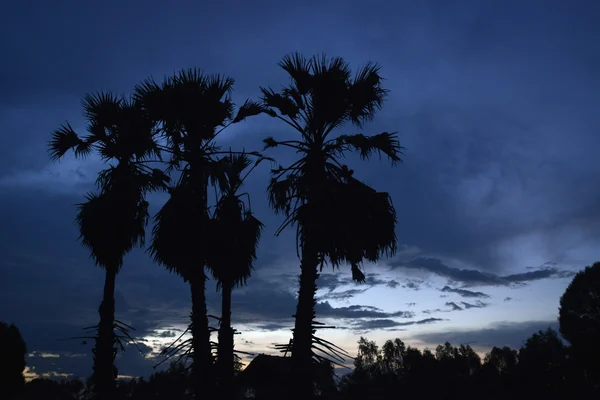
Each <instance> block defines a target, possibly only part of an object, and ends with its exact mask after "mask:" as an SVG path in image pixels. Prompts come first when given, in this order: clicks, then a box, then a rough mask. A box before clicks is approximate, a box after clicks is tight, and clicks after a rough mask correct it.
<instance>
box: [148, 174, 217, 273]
mask: <svg viewBox="0 0 600 400" xmlns="http://www.w3.org/2000/svg"><path fill="white" fill-rule="evenodd" d="M170 193H171V196H170V198H169V200H167V202H166V203H165V204H164V205H163V207H162V208H161V209H160V210H159V211H158V213H157V214H156V216H155V217H154V228H153V229H152V243H151V245H150V246H149V248H148V251H149V252H150V254H151V256H152V257H153V259H154V261H156V262H157V263H159V264H161V265H163V266H164V267H166V268H167V269H168V270H169V271H171V272H175V273H177V274H178V275H180V276H182V277H183V278H184V279H185V280H189V279H190V277H191V276H192V275H193V274H194V270H195V269H196V268H204V264H205V262H206V251H207V243H208V238H209V237H210V235H211V233H210V231H209V227H208V215H207V213H206V208H205V206H204V205H203V203H202V202H203V199H202V194H201V193H200V194H198V193H196V192H195V191H194V190H193V188H192V187H191V186H190V185H188V183H186V182H183V183H180V184H179V185H178V186H176V187H174V188H172V189H171V190H170Z"/></svg>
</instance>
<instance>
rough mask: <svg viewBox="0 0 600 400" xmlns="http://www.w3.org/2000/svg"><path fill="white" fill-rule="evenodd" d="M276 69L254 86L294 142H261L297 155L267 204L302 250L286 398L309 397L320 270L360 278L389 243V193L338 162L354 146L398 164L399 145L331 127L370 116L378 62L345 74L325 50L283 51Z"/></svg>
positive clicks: (276, 178) (392, 240)
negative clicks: (277, 77) (271, 81)
mask: <svg viewBox="0 0 600 400" xmlns="http://www.w3.org/2000/svg"><path fill="white" fill-rule="evenodd" d="M279 66H280V67H281V68H282V69H283V70H284V71H286V72H287V73H288V74H289V75H290V78H291V83H290V85H289V86H288V87H285V88H284V89H283V90H281V92H279V93H276V92H275V91H273V90H272V89H265V88H261V90H262V94H263V97H262V100H263V104H264V106H265V107H266V108H267V112H268V113H269V115H271V116H273V117H275V118H277V119H279V120H280V121H282V122H284V123H285V124H286V125H287V126H289V127H291V128H293V129H294V130H295V131H296V132H297V134H298V138H297V139H296V140H282V141H278V140H276V139H274V138H267V139H265V140H264V142H265V147H266V148H270V147H276V146H284V147H287V148H291V149H293V150H294V151H296V152H297V153H298V154H300V158H299V159H298V160H297V161H295V162H293V163H292V164H290V165H288V166H287V167H280V168H279V169H277V170H274V171H273V176H272V179H271V183H270V185H269V201H270V204H271V206H272V208H274V210H275V211H276V212H283V213H284V214H285V215H286V217H287V219H286V221H285V223H284V224H283V226H282V228H281V229H283V228H284V227H285V226H287V225H289V224H295V225H296V229H297V231H296V237H297V241H298V243H299V252H300V251H301V266H300V269H301V272H300V288H299V290H298V306H297V310H296V314H295V326H294V330H293V343H292V358H293V360H294V362H293V364H294V375H295V376H297V377H298V380H297V384H296V386H295V387H294V388H291V391H292V396H293V397H295V398H301V399H303V400H305V399H308V398H310V397H311V396H312V388H313V385H312V380H313V375H314V374H313V370H314V367H313V361H315V360H316V359H315V360H313V352H312V343H313V342H312V341H313V335H314V332H315V330H314V324H313V321H314V317H315V310H314V307H315V293H316V290H317V279H318V276H319V268H320V269H322V267H323V265H324V264H325V262H330V263H331V264H332V265H333V266H334V267H335V266H339V265H340V264H342V263H344V262H348V263H350V264H351V266H352V276H353V279H354V280H357V281H364V279H365V277H364V274H363V272H362V271H361V270H360V263H361V262H362V261H364V260H368V261H377V260H379V259H380V257H381V256H382V255H384V254H393V253H394V251H395V248H396V235H395V223H396V215H395V210H394V207H393V205H392V202H391V199H390V196H389V195H388V194H387V193H379V192H376V191H375V190H374V189H372V188H371V187H369V186H367V185H366V184H364V183H363V182H361V181H359V180H358V179H356V178H355V177H354V173H353V171H351V170H350V169H349V168H348V167H347V166H345V165H342V164H341V163H340V159H341V158H342V157H343V156H344V154H345V153H346V152H349V151H357V152H358V153H359V154H360V155H361V157H363V158H365V159H367V158H369V157H370V156H371V155H372V154H373V153H375V152H377V153H379V154H383V155H386V156H387V157H388V158H389V159H390V160H391V161H392V163H396V162H399V161H400V152H401V147H400V145H399V143H398V140H397V138H396V136H395V135H394V134H390V133H387V132H384V133H380V134H378V135H374V136H365V135H363V134H355V135H339V136H337V137H334V136H333V134H334V131H335V130H336V129H337V128H341V127H343V126H344V125H346V124H347V123H351V124H353V125H355V126H357V127H359V128H360V127H362V124H363V123H364V122H365V121H369V120H371V119H373V117H374V116H375V114H376V112H377V111H378V110H379V109H380V108H381V106H382V104H383V100H384V97H385V95H386V93H387V91H386V90H385V89H383V88H382V87H381V81H382V78H381V76H380V74H379V69H380V68H379V66H377V65H375V64H373V63H368V64H367V65H365V66H364V67H363V68H361V69H360V70H359V71H358V73H357V74H356V76H355V77H354V78H352V76H351V75H352V72H351V70H350V67H349V65H348V63H347V62H345V61H344V60H343V59H342V58H339V57H338V58H333V59H327V58H326V56H325V55H323V56H314V57H312V58H310V59H307V58H305V57H303V56H301V55H300V54H294V55H288V56H285V57H284V58H283V59H282V61H281V62H280V63H279Z"/></svg>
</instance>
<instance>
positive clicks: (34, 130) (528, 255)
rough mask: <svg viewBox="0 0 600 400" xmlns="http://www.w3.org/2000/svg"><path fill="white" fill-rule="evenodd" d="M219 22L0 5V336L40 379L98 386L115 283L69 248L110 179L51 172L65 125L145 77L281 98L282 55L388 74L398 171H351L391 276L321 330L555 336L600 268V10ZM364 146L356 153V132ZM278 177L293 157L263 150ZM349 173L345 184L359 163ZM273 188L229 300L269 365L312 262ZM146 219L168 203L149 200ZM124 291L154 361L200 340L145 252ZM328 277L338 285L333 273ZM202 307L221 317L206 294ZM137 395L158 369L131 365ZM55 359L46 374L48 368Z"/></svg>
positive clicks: (395, 10)
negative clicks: (101, 317)
mask: <svg viewBox="0 0 600 400" xmlns="http://www.w3.org/2000/svg"><path fill="white" fill-rule="evenodd" d="M344 4H345V6H344V7H339V2H327V1H319V2H314V3H313V2H310V1H309V2H304V3H298V4H297V5H294V4H291V3H290V4H287V3H282V2H258V3H256V4H252V5H248V4H245V3H242V2H222V3H215V4H212V5H208V4H200V3H197V2H191V1H190V2H188V1H180V2H176V3H165V2H157V1H148V2H139V1H131V2H126V3H125V2H114V1H106V2H102V3H98V4H94V5H91V4H83V3H81V2H75V1H61V2H55V3H46V2H41V1H23V2H10V4H9V3H8V2H7V4H4V5H2V6H0V38H1V39H0V52H1V53H0V54H3V55H4V57H3V59H4V61H3V62H2V63H1V64H0V126H1V127H2V134H1V135H0V218H1V220H2V221H3V223H2V224H1V225H0V230H1V233H0V236H1V237H2V238H3V240H2V241H1V242H0V252H1V254H2V257H1V258H0V277H1V279H0V318H2V319H3V320H6V321H8V322H14V323H15V324H16V325H17V326H18V327H19V329H20V330H21V332H22V334H23V337H24V339H25V340H26V342H27V345H28V350H29V351H30V353H31V354H32V356H31V357H30V358H29V360H28V362H29V364H30V365H32V366H34V367H35V370H36V371H38V372H40V373H44V372H51V371H55V372H61V373H75V374H77V375H80V376H88V375H89V373H90V372H91V363H90V362H89V359H88V357H83V356H82V354H89V351H90V347H91V341H90V342H89V343H88V344H87V345H83V344H80V341H59V340H57V339H60V338H66V337H70V336H77V335H78V334H80V333H81V330H80V329H81V328H83V327H85V326H89V325H93V324H95V323H96V309H97V305H98V304H99V299H100V297H101V288H102V276H103V273H102V271H101V270H99V269H98V268H95V267H94V266H93V262H92V261H91V260H89V258H88V254H87V251H86V250H85V249H84V248H83V247H82V246H81V245H80V244H79V243H77V241H76V240H77V237H78V232H77V231H76V228H75V226H74V225H73V218H74V216H75V208H74V206H73V205H74V204H76V203H78V202H80V201H81V200H82V199H83V194H84V193H85V192H86V191H88V190H89V189H91V188H92V187H93V182H94V180H95V173H96V172H97V171H98V170H99V169H100V167H101V165H100V161H99V160H93V159H92V160H87V161H85V162H78V161H75V160H73V159H72V158H68V157H67V158H65V160H63V161H61V162H60V163H57V164H52V163H51V162H50V160H49V158H48V155H47V152H46V144H47V142H48V140H49V139H50V135H51V133H52V131H53V130H54V129H56V128H58V126H59V125H60V124H61V123H63V122H64V121H65V120H69V121H70V122H71V123H72V124H73V126H74V127H75V128H76V129H78V130H83V129H84V128H85V126H83V117H82V109H81V106H80V100H81V98H82V97H83V95H85V94H86V93H88V92H92V91H96V90H111V91H114V92H117V93H121V92H123V93H128V92H129V91H130V90H131V89H132V87H133V85H135V84H136V83H137V82H139V81H140V80H142V79H144V78H146V77H147V76H150V75H153V76H155V77H156V78H162V77H163V76H164V75H167V74H171V73H172V72H173V71H174V70H179V69H181V68H187V67H196V66H197V67H201V68H203V69H204V71H206V72H207V73H223V74H226V75H229V76H232V77H234V78H235V79H236V85H235V93H234V94H233V98H234V100H235V101H236V102H237V103H238V104H241V103H242V102H243V101H244V100H245V98H248V97H250V98H257V97H258V96H259V94H260V92H259V90H258V86H259V85H260V86H272V87H274V88H278V87H279V86H280V85H283V84H285V83H287V82H286V79H287V77H286V75H285V73H284V72H283V71H281V70H280V69H279V68H278V67H277V65H276V63H277V61H278V60H279V59H280V58H281V57H282V56H283V55H284V54H286V53H289V52H293V51H300V52H301V53H303V54H305V55H307V56H310V55H312V54H315V53H319V52H326V53H327V54H329V55H331V56H338V55H339V56H342V57H344V58H345V59H346V60H347V61H349V62H350V63H351V65H352V66H353V67H354V68H355V69H357V68H358V67H359V66H360V65H362V64H363V63H365V62H367V61H369V60H373V61H376V62H378V63H380V64H381V65H382V74H383V75H384V76H385V77H386V78H387V81H386V82H385V84H384V86H385V87H386V88H388V89H390V90H391V93H390V95H389V97H388V100H387V102H386V104H385V106H384V109H383V111H382V112H381V113H380V114H379V116H378V117H377V119H376V120H375V121H374V122H373V123H371V124H369V125H367V126H366V127H365V129H364V132H365V133H379V132H381V131H398V132H399V133H400V140H401V144H402V145H403V146H405V148H406V150H405V156H404V163H403V164H401V165H400V166H398V167H397V168H394V169H390V168H389V166H388V165H387V163H385V162H382V163H377V162H372V163H368V164H364V163H360V164H358V163H356V164H355V165H356V167H357V168H356V170H357V175H358V176H359V177H360V178H361V179H363V180H365V181H366V182H367V183H368V184H370V185H372V186H373V187H375V188H377V189H379V190H386V191H389V192H390V193H391V195H392V198H393V200H394V204H395V205H396V209H397V212H398V227H397V234H398V238H399V243H400V244H401V247H400V250H399V252H398V254H397V256H396V257H395V258H394V259H391V260H384V261H382V262H381V263H379V264H377V265H367V266H366V273H367V283H366V284H362V285H357V284H354V283H352V282H351V280H350V270H349V268H348V269H343V268H342V270H341V271H340V272H338V273H335V274H324V275H323V276H322V277H321V278H320V279H319V282H318V284H319V287H320V288H321V289H320V291H319V293H318V296H319V300H318V301H319V302H318V305H317V315H318V318H317V319H318V320H320V321H323V322H328V323H331V324H334V325H336V326H337V327H338V329H336V330H329V331H327V332H326V333H324V335H326V337H327V338H328V339H329V340H333V341H334V342H335V343H337V344H339V345H341V346H343V347H345V348H346V349H347V350H349V351H350V353H351V354H353V353H354V349H355V348H356V341H357V340H358V337H359V336H360V335H361V334H363V335H367V336H368V337H369V339H371V340H377V341H383V340H385V339H389V338H393V337H400V338H402V340H403V341H405V342H406V343H408V344H417V345H421V346H425V345H437V344H438V343H441V342H444V341H446V340H448V341H451V342H453V343H455V344H459V343H471V346H473V347H474V348H476V349H480V350H482V351H483V350H486V349H489V348H490V347H491V346H494V345H497V346H502V345H510V346H513V347H519V346H520V345H521V344H522V341H523V340H524V339H526V338H527V337H528V336H529V335H530V334H531V333H533V332H535V331H537V330H539V329H543V328H546V327H548V326H549V325H550V326H554V327H556V316H557V309H558V301H559V297H560V295H561V294H562V293H563V291H564V289H565V288H566V286H567V284H568V282H569V281H570V279H571V278H572V275H573V274H574V273H575V272H576V271H578V270H580V269H582V268H583V267H584V266H586V265H590V264H591V263H592V262H593V261H595V260H596V259H597V258H598V256H597V254H596V253H595V252H594V245H595V244H596V243H597V242H598V239H600V214H599V213H598V207H597V204H598V199H599V197H600V189H598V187H597V185H595V184H594V183H595V182H597V181H598V178H599V177H600V168H598V166H597V165H596V162H595V151H596V148H597V146H598V145H599V144H600V136H599V135H598V132H597V130H598V126H599V125H600V124H599V122H600V116H599V114H598V113H597V109H598V104H600V98H599V95H598V93H599V92H600V91H599V89H600V79H599V77H598V72H597V71H598V70H600V53H599V50H598V47H597V43H598V39H599V38H600V32H599V29H598V28H597V26H596V25H597V24H596V23H595V21H596V20H597V18H598V17H599V16H600V6H599V5H598V4H596V2H593V1H583V0H582V1H574V2H560V1H533V0H532V1H528V2H516V1H459V2H455V3H453V4H452V5H450V3H448V2H444V1H420V2H408V1H407V2H370V3H360V2H344ZM348 129H351V130H352V132H350V133H356V130H355V128H350V127H349V128H348ZM286 134H287V135H291V134H292V132H285V131H284V130H283V128H282V127H281V126H280V125H279V124H277V123H274V121H271V120H270V119H269V117H267V116H261V117H256V118H253V119H250V120H249V121H247V122H244V123H243V124H240V125H239V126H235V127H234V128H231V129H229V130H228V131H227V133H226V134H225V135H224V136H223V137H222V138H221V144H222V146H223V147H225V148H226V147H228V146H232V147H233V148H237V149H241V148H242V147H245V148H246V149H247V150H254V149H259V148H260V147H261V143H260V141H261V140H262V139H263V138H264V137H266V136H269V135H276V136H280V135H286ZM269 155H271V156H274V157H276V158H277V159H278V161H280V162H281V163H283V164H285V163H286V162H285V161H286V157H290V156H292V155H291V154H287V153H285V152H283V151H282V152H279V151H277V152H272V153H271V154H269ZM349 163H350V164H351V165H353V164H354V160H352V159H350V160H349ZM267 182H268V168H266V167H265V168H259V169H258V170H257V171H256V173H255V174H253V176H252V177H251V178H250V179H249V180H248V182H247V184H246V188H247V189H248V191H249V192H250V193H251V195H252V200H253V201H252V206H253V211H254V212H255V213H256V215H257V216H258V217H259V219H261V220H262V221H263V222H264V223H265V225H266V227H265V231H264V235H263V239H262V241H261V245H260V249H259V257H258V261H257V269H256V271H255V273H254V275H253V277H252V278H251V279H250V280H249V282H248V283H249V285H248V286H247V287H245V288H243V289H241V290H238V291H236V292H235V293H234V294H233V323H234V325H235V327H236V328H237V329H239V330H241V331H242V332H243V333H242V334H241V335H237V336H236V340H237V341H238V345H237V348H239V349H242V350H246V351H251V352H255V353H259V352H270V351H273V350H272V349H270V347H271V343H273V342H279V343H280V342H287V340H289V338H290V337H291V333H290V332H289V329H290V328H291V327H292V322H293V320H292V318H291V315H292V314H293V313H294V310H295V304H296V300H295V299H294V292H295V290H296V285H297V275H298V273H299V268H298V265H299V262H298V260H297V257H296V255H295V251H294V245H295V244H294V240H293V235H292V233H293V232H291V231H289V232H287V233H284V234H283V235H281V236H280V237H278V238H275V237H273V233H274V232H275V230H276V229H277V227H278V226H279V224H280V222H281V218H279V217H277V216H274V215H273V213H272V212H271V211H270V210H269V208H268V205H267V202H266V186H267ZM150 201H151V205H152V212H155V211H156V210H157V209H158V208H159V207H160V205H161V201H164V195H158V194H157V195H153V197H151V199H150ZM128 257H129V258H128V260H126V263H125V267H124V269H123V270H122V272H121V273H120V274H119V276H118V278H117V294H116V296H117V297H116V308H117V318H119V319H121V320H124V321H129V322H131V323H132V324H133V325H134V326H135V327H136V328H137V334H138V336H141V337H144V338H145V340H146V341H145V342H144V343H143V344H142V346H141V347H142V349H143V350H145V351H146V352H151V350H152V349H156V348H157V347H158V346H159V344H160V343H166V342H167V341H169V340H172V338H173V336H174V335H175V334H176V333H177V329H182V328H183V327H184V326H185V325H186V324H187V323H188V314H189V309H190V305H189V291H188V288H187V287H186V285H185V284H184V283H183V282H182V281H181V279H179V278H178V277H176V276H173V275H169V274H168V273H167V272H166V271H165V270H164V269H163V268H161V267H159V266H157V265H155V264H153V263H152V261H151V260H150V258H149V257H148V256H147V255H146V254H145V253H144V251H143V250H138V251H135V252H133V253H132V254H131V255H130V256H128ZM328 272H330V271H328ZM207 293H208V296H209V307H212V309H213V310H217V311H215V313H218V307H219V297H218V294H217V293H216V292H215V290H214V284H213V283H209V285H208V286H207ZM129 350H130V351H128V352H127V353H126V354H125V355H124V356H121V357H120V358H119V360H118V364H119V370H120V372H121V373H122V374H125V375H139V374H142V375H147V374H149V373H150V372H151V366H152V365H153V363H154V362H155V361H154V360H153V359H144V358H142V357H141V356H140V355H139V353H136V351H135V350H134V349H129ZM50 355H51V356H50Z"/></svg>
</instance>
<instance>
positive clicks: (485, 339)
mask: <svg viewBox="0 0 600 400" xmlns="http://www.w3.org/2000/svg"><path fill="white" fill-rule="evenodd" d="M548 327H550V328H554V329H558V322H556V321H528V322H513V323H509V322H503V323H497V324H495V325H492V326H491V327H489V328H482V329H474V330H463V331H461V330H450V331H449V330H446V331H440V332H427V333H416V334H415V335H414V337H415V338H416V339H418V340H421V341H423V342H424V343H427V344H430V345H436V344H439V343H444V342H450V343H453V344H460V343H474V345H475V346H474V347H477V348H481V349H484V350H489V349H490V348H491V347H493V346H497V347H502V346H509V347H511V348H515V349H518V348H520V347H521V346H522V345H523V343H524V341H525V340H526V339H527V338H528V337H529V336H531V335H532V334H534V333H536V332H538V331H540V330H544V329H547V328H548Z"/></svg>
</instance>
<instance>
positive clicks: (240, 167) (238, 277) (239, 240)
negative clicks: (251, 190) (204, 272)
mask: <svg viewBox="0 0 600 400" xmlns="http://www.w3.org/2000/svg"><path fill="white" fill-rule="evenodd" d="M220 162H221V163H222V165H223V168H224V170H225V171H226V176H227V186H226V187H225V188H221V189H222V192H221V197H220V198H219V201H218V203H217V205H216V208H215V212H214V214H213V216H212V218H211V220H210V221H209V222H210V225H209V226H210V232H211V233H210V237H209V246H208V249H209V250H208V251H207V266H208V267H209V268H210V270H211V271H212V273H213V276H214V277H215V278H216V279H217V285H218V286H217V287H218V288H219V287H220V286H221V285H222V283H223V282H228V283H229V284H230V285H231V286H236V285H242V284H245V283H246V279H247V278H248V277H250V273H251V271H252V268H253V263H254V261H255V260H256V250H257V247H258V242H259V240H260V235H261V231H262V228H263V224H262V223H261V222H260V221H259V220H258V219H257V218H256V217H254V215H252V212H251V210H250V209H249V207H247V206H246V204H244V202H243V201H242V199H241V197H242V195H240V194H238V193H237V191H238V189H239V188H240V187H241V185H242V183H243V179H244V176H243V173H244V171H245V170H246V169H247V168H248V167H249V166H250V165H251V161H250V159H249V158H248V156H247V155H246V154H245V153H239V154H234V153H230V154H229V155H228V156H226V157H223V158H222V159H221V160H220Z"/></svg>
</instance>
